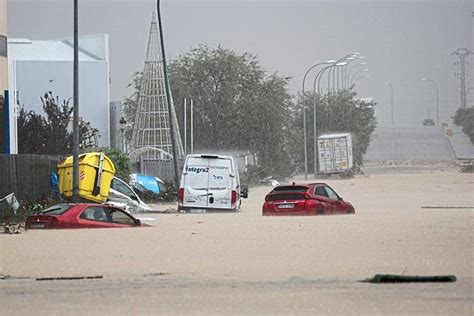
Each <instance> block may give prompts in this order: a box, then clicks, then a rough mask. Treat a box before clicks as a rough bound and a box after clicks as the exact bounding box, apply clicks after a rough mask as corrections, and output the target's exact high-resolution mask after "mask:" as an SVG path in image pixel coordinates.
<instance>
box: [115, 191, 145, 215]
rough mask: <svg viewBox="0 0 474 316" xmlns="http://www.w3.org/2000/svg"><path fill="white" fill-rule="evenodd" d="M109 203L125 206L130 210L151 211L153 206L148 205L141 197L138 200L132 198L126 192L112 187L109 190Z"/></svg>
mask: <svg viewBox="0 0 474 316" xmlns="http://www.w3.org/2000/svg"><path fill="white" fill-rule="evenodd" d="M107 203H109V204H112V205H115V206H119V207H123V208H125V210H127V211H128V212H131V213H133V212H146V211H151V207H150V206H148V204H146V203H145V202H143V201H142V200H141V199H140V198H138V201H135V200H133V199H131V198H130V197H128V196H126V195H125V194H123V193H121V192H119V191H117V190H114V189H112V188H110V190H109V197H108V200H107Z"/></svg>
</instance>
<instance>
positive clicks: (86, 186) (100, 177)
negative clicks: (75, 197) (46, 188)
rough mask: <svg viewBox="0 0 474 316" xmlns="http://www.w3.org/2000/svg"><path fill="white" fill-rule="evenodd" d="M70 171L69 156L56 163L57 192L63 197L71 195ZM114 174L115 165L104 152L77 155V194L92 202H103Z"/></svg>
mask: <svg viewBox="0 0 474 316" xmlns="http://www.w3.org/2000/svg"><path fill="white" fill-rule="evenodd" d="M72 173H73V161H72V156H69V157H67V158H66V159H64V160H63V161H61V162H60V163H59V164H58V176H59V192H60V193H61V194H62V195H63V196H64V197H72V194H73V185H72V182H73V181H72V177H73V176H72ZM114 174H115V166H114V164H113V163H112V160H110V158H109V157H107V156H106V155H104V153H100V152H92V153H86V154H82V155H79V196H80V197H81V198H83V199H86V200H90V201H93V202H99V203H100V202H105V201H106V200H107V197H108V196H109V189H110V184H111V183H112V178H113V177H114Z"/></svg>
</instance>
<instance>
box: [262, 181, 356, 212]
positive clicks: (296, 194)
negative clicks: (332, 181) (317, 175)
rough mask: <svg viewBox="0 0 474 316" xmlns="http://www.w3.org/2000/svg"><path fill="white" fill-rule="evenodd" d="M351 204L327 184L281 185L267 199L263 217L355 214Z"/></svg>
mask: <svg viewBox="0 0 474 316" xmlns="http://www.w3.org/2000/svg"><path fill="white" fill-rule="evenodd" d="M354 213H355V210H354V207H353V206H352V204H351V203H349V202H346V201H344V200H343V199H342V198H341V197H340V196H339V195H338V194H337V193H336V192H335V191H334V190H333V189H332V188H331V187H329V186H328V185H327V184H326V183H311V184H295V183H293V184H291V185H280V186H278V187H276V188H274V189H273V190H272V191H271V192H270V193H268V194H267V196H266V197H265V203H264V204H263V208H262V215H327V214H354Z"/></svg>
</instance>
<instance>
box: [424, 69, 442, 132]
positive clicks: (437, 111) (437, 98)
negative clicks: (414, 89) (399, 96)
mask: <svg viewBox="0 0 474 316" xmlns="http://www.w3.org/2000/svg"><path fill="white" fill-rule="evenodd" d="M421 80H422V81H428V82H431V83H432V84H433V85H434V87H435V88H436V126H439V89H438V85H437V84H436V82H435V81H434V80H431V79H427V78H422V79H421Z"/></svg>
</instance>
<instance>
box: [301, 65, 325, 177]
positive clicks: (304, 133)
mask: <svg viewBox="0 0 474 316" xmlns="http://www.w3.org/2000/svg"><path fill="white" fill-rule="evenodd" d="M326 63H327V62H322V63H317V64H315V65H313V66H311V67H309V68H308V70H307V71H306V73H305V74H304V77H303V84H302V86H303V87H302V88H303V89H302V96H301V97H302V103H303V138H304V179H305V180H307V179H308V144H307V141H306V105H305V103H306V102H305V95H304V83H305V81H306V77H307V76H308V74H309V72H310V71H311V70H313V69H314V68H316V67H318V66H320V65H325V64H326Z"/></svg>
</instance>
